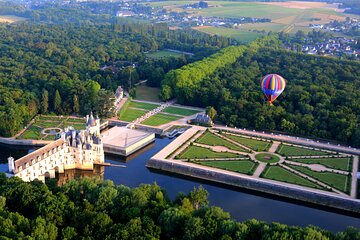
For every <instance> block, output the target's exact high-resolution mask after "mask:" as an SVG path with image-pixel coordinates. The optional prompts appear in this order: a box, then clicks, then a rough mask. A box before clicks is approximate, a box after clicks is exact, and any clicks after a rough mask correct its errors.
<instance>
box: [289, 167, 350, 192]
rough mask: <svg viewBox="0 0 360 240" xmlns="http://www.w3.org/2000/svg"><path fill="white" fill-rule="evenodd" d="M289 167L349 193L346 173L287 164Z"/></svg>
mask: <svg viewBox="0 0 360 240" xmlns="http://www.w3.org/2000/svg"><path fill="white" fill-rule="evenodd" d="M288 166H289V167H291V168H293V169H295V170H298V171H299V172H301V173H304V174H306V175H308V176H310V177H313V178H315V179H317V180H319V181H320V182H323V183H325V184H328V185H329V186H331V187H334V188H336V189H338V190H340V191H342V192H345V193H350V188H351V187H349V184H348V181H350V178H349V177H348V176H347V175H343V174H338V173H332V172H316V171H312V170H311V169H309V168H307V167H302V166H295V165H291V166H290V165H288Z"/></svg>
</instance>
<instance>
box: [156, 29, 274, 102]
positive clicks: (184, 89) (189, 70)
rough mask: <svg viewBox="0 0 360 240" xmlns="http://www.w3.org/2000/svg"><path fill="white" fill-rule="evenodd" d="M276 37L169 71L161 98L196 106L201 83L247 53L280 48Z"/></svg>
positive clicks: (224, 51) (229, 49) (228, 48)
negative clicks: (197, 91)
mask: <svg viewBox="0 0 360 240" xmlns="http://www.w3.org/2000/svg"><path fill="white" fill-rule="evenodd" d="M279 43H280V42H279V41H278V39H277V38H276V37H275V35H272V36H267V37H265V38H263V39H259V40H256V41H254V42H252V43H250V44H249V46H230V47H227V48H224V49H222V50H220V51H219V52H217V53H215V54H213V55H211V56H210V57H207V58H204V59H202V60H200V61H197V62H194V63H191V64H188V65H186V66H184V67H182V68H180V69H176V70H172V71H169V72H168V73H167V74H166V76H165V79H164V81H163V82H162V89H161V98H162V99H163V100H169V99H171V98H174V97H175V98H176V99H177V101H178V102H180V103H187V104H194V103H195V102H196V101H197V96H196V95H195V94H194V93H195V92H194V90H195V89H196V88H198V87H199V85H200V84H201V82H202V81H203V80H205V79H206V78H208V77H210V76H211V75H212V74H213V73H215V71H216V70H218V69H221V68H223V67H225V66H229V65H231V64H233V63H234V62H236V60H237V59H238V58H239V57H241V56H242V55H243V54H244V53H245V51H256V50H257V49H258V48H259V47H262V46H267V45H272V46H273V47H275V46H279Z"/></svg>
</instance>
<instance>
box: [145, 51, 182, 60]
mask: <svg viewBox="0 0 360 240" xmlns="http://www.w3.org/2000/svg"><path fill="white" fill-rule="evenodd" d="M182 55H183V54H182V53H178V52H173V51H167V50H159V51H155V52H149V53H146V56H147V57H150V58H156V59H159V58H167V57H176V58H177V57H181V56H182Z"/></svg>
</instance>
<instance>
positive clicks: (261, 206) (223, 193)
mask: <svg viewBox="0 0 360 240" xmlns="http://www.w3.org/2000/svg"><path fill="white" fill-rule="evenodd" d="M170 142H171V140H169V139H156V141H155V143H154V144H153V145H151V146H149V147H148V148H147V149H145V150H143V151H142V152H140V153H138V154H136V155H135V156H133V158H132V159H128V160H126V161H125V160H124V159H122V158H120V157H117V156H109V155H106V156H105V161H106V162H109V163H113V164H123V165H126V168H120V167H115V166H110V167H105V171H104V179H110V180H112V181H114V182H115V183H116V184H124V185H126V186H130V187H136V186H138V185H139V184H141V183H150V184H151V183H154V182H156V183H157V184H158V185H159V186H161V187H162V188H164V189H165V190H166V192H167V194H168V195H169V197H170V198H171V199H174V198H175V196H176V195H177V194H178V193H179V192H184V193H188V192H189V191H191V190H192V189H193V188H194V187H198V186H199V185H202V186H203V187H204V188H205V189H206V190H207V191H208V192H209V201H210V204H211V205H216V206H219V207H221V208H223V209H224V210H225V211H227V212H230V214H231V217H232V218H233V219H236V220H239V221H243V220H247V219H251V218H255V219H258V220H261V221H266V222H269V223H270V222H280V223H285V224H288V225H298V226H307V225H309V224H311V225H315V226H319V227H321V228H324V229H328V230H330V231H333V232H338V231H343V230H345V228H346V227H347V226H354V227H357V228H360V219H359V218H358V217H353V216H348V215H343V214H340V213H335V212H332V211H328V210H324V209H319V208H315V207H312V206H308V205H304V204H301V203H298V202H293V201H288V200H285V199H282V198H277V197H272V196H269V195H264V194H258V193H255V192H251V191H245V190H241V189H230V188H227V187H226V186H220V185H217V184H211V183H207V182H201V181H197V180H195V179H189V178H183V177H181V176H173V175H170V174H165V173H162V172H154V171H150V170H149V169H147V168H146V167H145V163H146V162H147V161H148V160H149V159H150V157H151V156H153V155H155V153H157V152H158V151H160V150H161V149H162V148H163V147H165V146H166V145H167V144H169V143H170ZM32 150H33V148H28V147H18V146H16V147H15V146H5V145H0V171H6V170H7V160H6V159H7V157H8V156H10V155H12V156H13V157H14V158H15V159H17V158H19V157H21V156H23V155H25V154H27V153H28V152H29V151H32Z"/></svg>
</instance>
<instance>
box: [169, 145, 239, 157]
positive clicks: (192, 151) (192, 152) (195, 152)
mask: <svg viewBox="0 0 360 240" xmlns="http://www.w3.org/2000/svg"><path fill="white" fill-rule="evenodd" d="M240 157H244V155H240V154H235V153H229V152H214V151H212V150H210V149H207V148H203V147H198V146H189V147H187V148H186V149H185V151H184V152H182V153H181V154H180V155H178V156H177V157H176V158H180V159H197V158H240Z"/></svg>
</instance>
